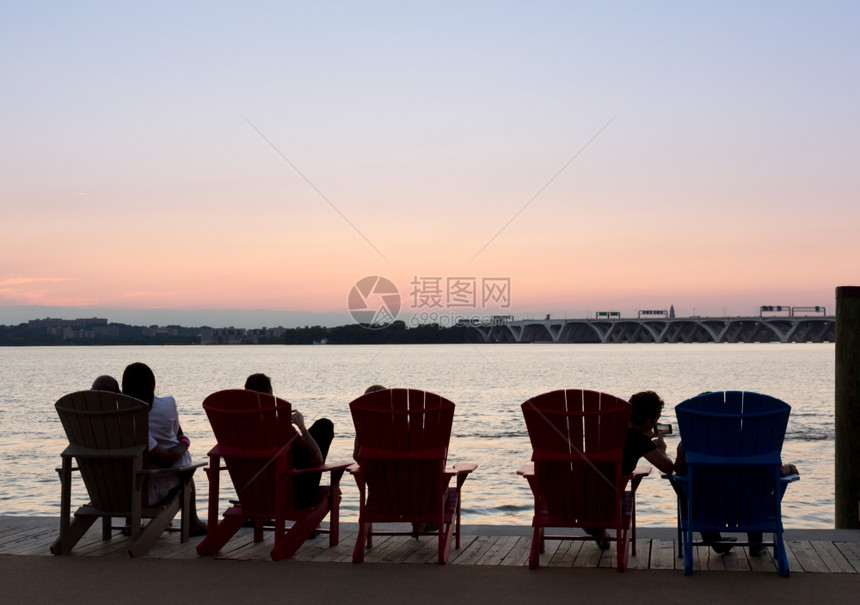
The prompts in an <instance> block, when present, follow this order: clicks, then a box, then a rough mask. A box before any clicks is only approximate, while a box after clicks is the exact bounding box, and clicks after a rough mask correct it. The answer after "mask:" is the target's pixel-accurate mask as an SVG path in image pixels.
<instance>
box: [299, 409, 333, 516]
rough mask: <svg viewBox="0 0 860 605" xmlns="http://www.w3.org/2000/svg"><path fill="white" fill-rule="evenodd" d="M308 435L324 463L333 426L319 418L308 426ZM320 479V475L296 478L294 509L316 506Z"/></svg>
mask: <svg viewBox="0 0 860 605" xmlns="http://www.w3.org/2000/svg"><path fill="white" fill-rule="evenodd" d="M308 433H310V434H311V437H313V438H314V441H316V442H317V446H319V448H320V453H322V457H323V462H325V460H326V458H327V457H328V450H329V448H330V447H331V442H332V440H333V439H334V424H333V423H332V421H331V420H329V419H328V418H320V419H319V420H317V421H316V422H314V423H313V424H312V425H311V426H310V428H309V429H308ZM321 479H322V475H321V474H320V473H312V474H309V475H302V476H300V477H296V479H295V482H294V483H293V486H294V489H295V506H296V508H307V507H308V506H313V505H314V504H316V501H317V494H318V492H319V486H320V480H321Z"/></svg>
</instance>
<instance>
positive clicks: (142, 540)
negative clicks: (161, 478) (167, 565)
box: [128, 494, 181, 557]
mask: <svg viewBox="0 0 860 605" xmlns="http://www.w3.org/2000/svg"><path fill="white" fill-rule="evenodd" d="M180 504H181V501H180V496H179V494H176V495H174V496H173V498H171V499H170V502H168V503H167V505H166V506H164V508H162V509H161V512H160V513H158V516H157V517H155V518H154V519H150V521H149V523H147V524H146V528H145V529H144V530H143V531H141V532H140V533H139V534H138V536H137V537H136V538H132V540H133V541H132V543H131V548H129V549H128V554H129V556H131V557H142V556H143V555H145V554H146V553H148V552H149V551H150V550H152V547H153V546H155V543H156V542H157V541H158V539H159V538H160V537H161V534H163V533H164V530H166V529H167V526H168V525H170V522H171V521H172V520H173V517H175V516H176V513H178V512H179V507H180ZM132 530H133V528H132ZM132 535H134V534H133V533H132Z"/></svg>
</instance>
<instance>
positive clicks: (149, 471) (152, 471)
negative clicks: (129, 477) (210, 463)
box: [140, 462, 206, 475]
mask: <svg viewBox="0 0 860 605" xmlns="http://www.w3.org/2000/svg"><path fill="white" fill-rule="evenodd" d="M201 466H206V463H205V462H197V463H196V464H189V465H188V466H157V467H153V468H144V469H141V470H140V474H141V475H159V474H164V473H186V472H188V471H191V472H194V471H196V470H197V469H198V468H200V467H201Z"/></svg>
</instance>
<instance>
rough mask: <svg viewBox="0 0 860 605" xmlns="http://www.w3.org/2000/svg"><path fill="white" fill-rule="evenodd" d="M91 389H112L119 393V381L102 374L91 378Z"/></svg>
mask: <svg viewBox="0 0 860 605" xmlns="http://www.w3.org/2000/svg"><path fill="white" fill-rule="evenodd" d="M90 389H92V390H93V391H112V392H114V393H119V383H118V382H117V381H116V378H114V377H113V376H108V375H107V374H104V375H102V376H99V377H98V378H96V379H95V380H93V386H91V387H90Z"/></svg>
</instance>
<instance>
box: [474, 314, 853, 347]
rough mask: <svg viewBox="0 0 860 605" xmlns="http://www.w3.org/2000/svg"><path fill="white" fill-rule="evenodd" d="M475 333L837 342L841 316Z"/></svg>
mask: <svg viewBox="0 0 860 605" xmlns="http://www.w3.org/2000/svg"><path fill="white" fill-rule="evenodd" d="M475 328H476V329H477V330H478V332H480V333H481V336H482V337H483V339H484V342H567V343H638V342H654V343H662V342H834V340H835V336H836V317H834V316H824V317H760V316H753V317H677V318H675V317H673V318H659V319H654V318H644V319H643V318H639V319H632V318H631V319H622V318H614V319H566V318H565V319H520V320H512V321H505V322H501V323H499V324H498V325H479V326H475Z"/></svg>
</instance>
